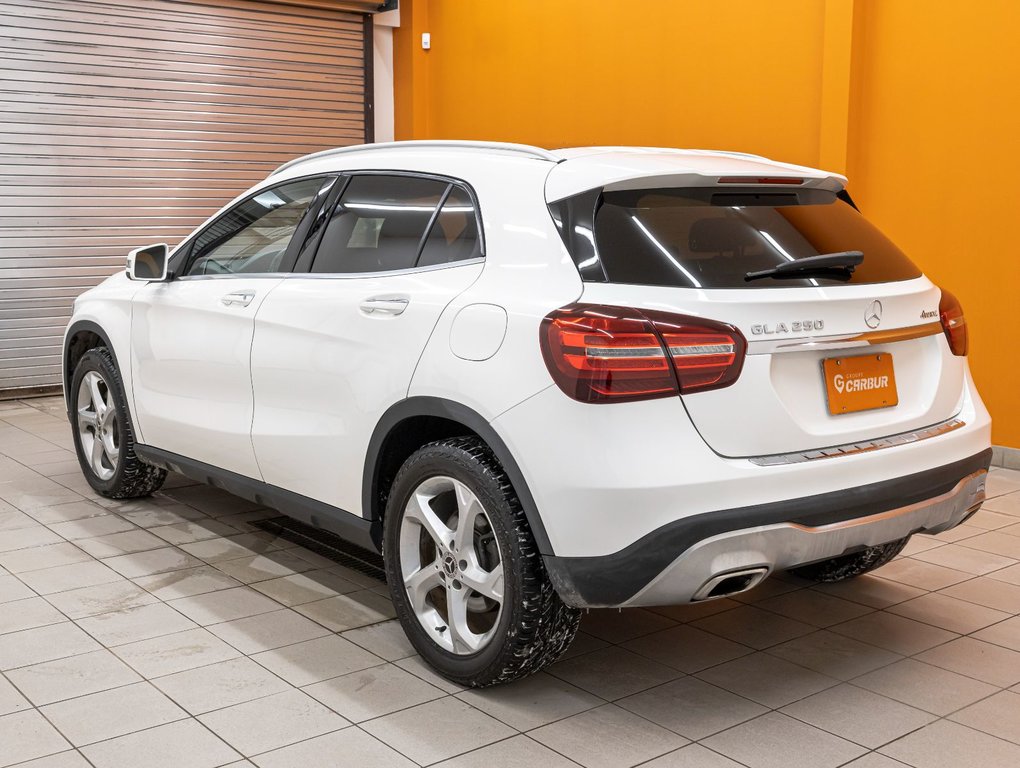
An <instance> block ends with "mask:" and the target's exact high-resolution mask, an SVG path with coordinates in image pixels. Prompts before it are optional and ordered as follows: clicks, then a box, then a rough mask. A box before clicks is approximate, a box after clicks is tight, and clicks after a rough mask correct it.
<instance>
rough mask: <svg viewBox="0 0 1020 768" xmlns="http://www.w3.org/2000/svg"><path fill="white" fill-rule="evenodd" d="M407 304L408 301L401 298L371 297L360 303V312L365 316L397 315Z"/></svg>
mask: <svg viewBox="0 0 1020 768" xmlns="http://www.w3.org/2000/svg"><path fill="white" fill-rule="evenodd" d="M409 303H410V299H407V298H405V297H403V296H373V297H372V298H370V299H365V300H364V301H363V302H361V311H362V312H364V313H365V314H366V315H375V314H379V315H399V314H402V313H403V311H404V310H405V309H407V305H408V304H409Z"/></svg>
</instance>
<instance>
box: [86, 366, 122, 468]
mask: <svg viewBox="0 0 1020 768" xmlns="http://www.w3.org/2000/svg"><path fill="white" fill-rule="evenodd" d="M77 410H78V438H79V440H81V447H82V452H83V453H84V455H85V458H86V459H87V461H88V464H89V466H90V467H91V468H92V471H93V472H95V473H96V477H98V478H99V479H100V480H109V479H110V478H111V477H113V475H114V473H115V472H116V471H117V463H118V462H119V461H120V433H119V430H118V429H117V408H116V403H115V402H114V399H113V392H112V390H111V389H110V385H109V384H108V383H107V382H106V379H104V378H103V377H102V376H101V375H100V374H99V372H98V371H89V372H88V373H86V374H85V376H84V377H82V380H81V384H79V385H78V402H77Z"/></svg>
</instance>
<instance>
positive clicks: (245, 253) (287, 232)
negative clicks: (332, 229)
mask: <svg viewBox="0 0 1020 768" xmlns="http://www.w3.org/2000/svg"><path fill="white" fill-rule="evenodd" d="M324 181H325V180H324V179H323V178H321V177H319V178H312V179H302V180H300V181H295V182H291V183H289V184H282V185H280V186H278V187H273V188H271V189H265V190H262V191H261V192H258V193H256V194H255V195H253V196H252V197H249V198H248V199H247V200H244V201H242V202H240V203H238V204H237V205H236V206H234V207H233V208H231V209H230V210H229V211H227V212H226V213H224V214H223V215H222V216H220V217H219V218H218V219H216V220H215V221H214V222H213V223H212V224H210V225H209V226H208V227H206V229H205V230H204V231H203V232H202V233H201V234H199V235H198V237H197V238H196V239H195V243H194V245H193V246H192V249H191V256H190V262H189V264H188V267H187V270H186V271H185V274H186V275H233V274H253V273H271V272H279V271H281V270H282V269H283V259H284V256H285V254H286V252H287V246H288V245H290V240H291V238H292V237H293V236H294V231H295V230H296V229H297V226H298V224H299V223H300V222H301V219H302V217H303V216H304V215H305V212H306V211H307V210H308V206H309V204H310V203H311V202H312V199H313V198H314V197H315V193H316V192H318V191H319V188H320V187H322V185H323V183H324Z"/></svg>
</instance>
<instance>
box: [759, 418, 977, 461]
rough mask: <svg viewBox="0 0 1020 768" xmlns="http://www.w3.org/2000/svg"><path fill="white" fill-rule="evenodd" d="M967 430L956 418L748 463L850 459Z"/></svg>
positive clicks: (776, 455) (964, 423)
mask: <svg viewBox="0 0 1020 768" xmlns="http://www.w3.org/2000/svg"><path fill="white" fill-rule="evenodd" d="M965 426H967V422H965V421H964V420H963V419H958V418H956V417H955V416H954V417H953V418H951V419H947V420H946V421H943V422H940V423H938V424H934V425H932V426H930V427H925V428H924V429H915V430H911V431H909V432H900V433H898V434H895V435H889V436H888V437H880V438H878V439H876V440H858V441H856V442H853V443H844V444H842V445H834V446H831V447H829V448H818V449H817V450H813V451H798V452H795V453H779V454H773V455H771V456H754V457H752V458H750V459H748V461H750V462H751V463H752V464H755V465H757V466H759V467H776V466H783V465H786V464H802V463H804V462H807V461H817V460H818V459H833V458H836V457H838V456H852V455H854V454H858V453H870V452H871V451H880V450H882V449H884V448H895V447H896V446H898V445H909V444H911V443H919V442H921V441H922V440H930V439H931V438H933V437H939V436H941V435H944V434H946V433H948V432H953V431H955V430H957V429H960V428H961V427H965Z"/></svg>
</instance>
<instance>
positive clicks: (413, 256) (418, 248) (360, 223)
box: [311, 174, 477, 274]
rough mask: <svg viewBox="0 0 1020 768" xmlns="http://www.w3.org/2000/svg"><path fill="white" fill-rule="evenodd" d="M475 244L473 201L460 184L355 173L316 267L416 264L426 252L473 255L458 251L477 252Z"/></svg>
mask: <svg viewBox="0 0 1020 768" xmlns="http://www.w3.org/2000/svg"><path fill="white" fill-rule="evenodd" d="M451 200H453V202H451ZM444 201H445V203H448V204H449V208H448V207H447V205H446V204H444ZM441 204H442V208H440V205H441ZM437 209H440V213H439V214H438V215H437V214H436V211H437ZM444 217H446V218H445V219H444ZM451 217H452V218H451ZM440 222H442V223H440ZM433 224H434V226H432V229H431V230H430V229H429V227H430V225H433ZM427 233H429V234H428V236H427ZM476 245H477V226H476V224H475V218H474V206H473V205H472V204H471V201H470V197H468V195H467V193H466V192H464V191H462V190H460V188H458V187H455V186H453V185H451V184H450V183H449V182H446V181H439V180H436V179H426V178H420V177H416V176H396V175H394V176H387V175H376V174H368V175H363V176H354V177H352V178H351V180H350V182H349V183H348V185H347V188H346V189H344V191H343V194H342V195H341V196H340V200H339V201H338V203H337V206H336V210H334V212H333V215H332V217H331V218H330V220H329V224H328V225H327V226H326V230H325V232H324V233H323V236H322V241H321V242H320V244H319V248H318V251H317V252H316V254H315V261H314V262H313V263H312V268H311V271H312V272H317V273H329V274H352V273H370V272H392V271H397V270H404V269H412V268H414V267H416V266H421V265H422V264H423V263H424V262H421V261H420V260H419V257H422V258H425V257H426V256H427V258H428V259H429V261H428V262H427V263H429V264H439V263H447V262H450V261H457V260H459V259H460V258H470V256H466V257H461V256H458V254H460V253H462V252H463V253H467V254H471V253H474V249H475V247H476Z"/></svg>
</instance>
